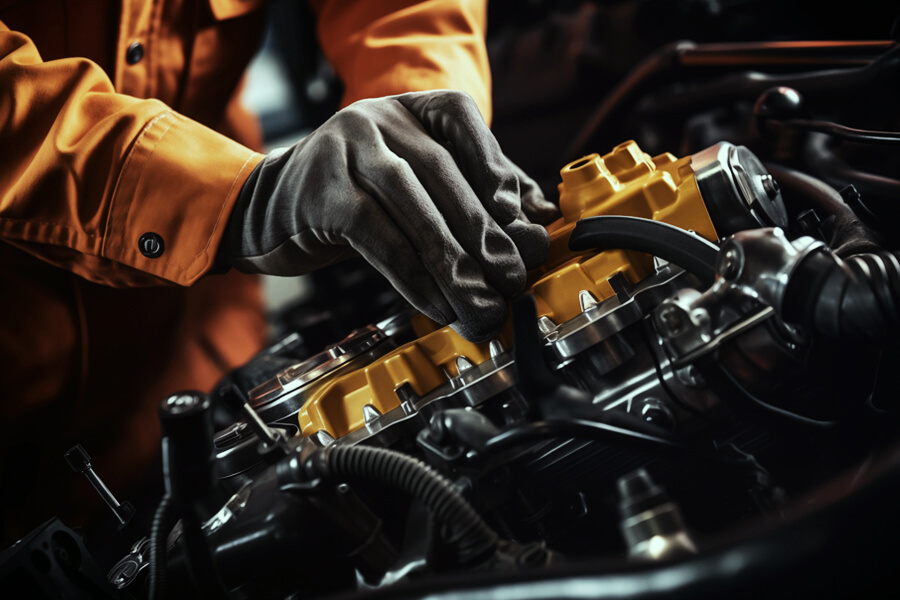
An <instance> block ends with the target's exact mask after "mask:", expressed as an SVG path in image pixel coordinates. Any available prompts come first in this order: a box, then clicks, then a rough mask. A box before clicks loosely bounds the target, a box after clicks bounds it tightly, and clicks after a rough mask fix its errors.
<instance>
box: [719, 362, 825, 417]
mask: <svg viewBox="0 0 900 600" xmlns="http://www.w3.org/2000/svg"><path fill="white" fill-rule="evenodd" d="M703 376H704V378H705V379H706V380H707V382H709V383H710V384H711V385H712V386H713V387H719V388H724V389H720V390H718V391H719V392H720V393H719V395H720V396H722V397H723V398H734V399H737V400H741V401H743V403H744V404H745V405H748V406H750V407H752V408H756V409H758V410H759V411H760V412H763V413H766V414H768V415H770V416H773V417H777V418H779V419H780V420H782V421H787V422H790V423H794V424H797V425H802V426H804V427H810V428H813V429H819V430H829V429H832V428H834V427H835V426H836V425H837V423H838V422H837V421H823V420H819V419H813V418H810V417H805V416H803V415H800V414H797V413H795V412H791V411H789V410H785V409H783V408H779V407H777V406H774V405H772V404H769V403H768V402H765V401H763V400H760V399H759V398H757V397H756V396H754V395H753V394H752V393H751V392H750V391H749V390H747V389H746V388H745V387H744V386H743V385H741V383H740V382H739V381H738V380H737V379H735V377H734V375H732V374H731V373H729V372H728V370H727V369H725V368H724V367H723V366H722V365H719V364H716V365H714V366H712V368H708V369H704V370H703ZM721 392H725V393H721Z"/></svg>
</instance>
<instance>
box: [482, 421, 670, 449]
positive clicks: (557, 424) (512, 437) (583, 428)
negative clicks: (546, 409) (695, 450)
mask: <svg viewBox="0 0 900 600" xmlns="http://www.w3.org/2000/svg"><path fill="white" fill-rule="evenodd" d="M548 438H580V439H587V440H592V441H599V442H604V443H625V444H628V445H634V446H637V447H638V448H639V449H641V450H644V451H650V452H663V453H664V452H671V451H672V450H683V449H684V448H685V446H684V445H683V444H681V443H680V442H678V441H676V440H673V439H667V438H664V437H660V436H655V435H651V434H648V433H642V432H639V431H633V430H631V429H625V428H623V427H616V426H615V425H610V424H608V423H598V422H596V421H586V420H584V419H548V420H546V421H535V422H533V423H528V424H527V425H520V426H518V427H513V428H512V429H507V430H506V431H503V432H501V433H499V434H497V435H495V436H494V437H492V438H491V439H489V440H487V442H486V443H485V445H484V448H483V449H482V454H495V453H498V452H504V451H506V450H509V449H511V448H515V447H517V446H520V445H522V444H527V443H531V442H534V441H539V440H544V439H548Z"/></svg>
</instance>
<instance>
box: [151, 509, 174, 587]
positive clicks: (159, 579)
mask: <svg viewBox="0 0 900 600" xmlns="http://www.w3.org/2000/svg"><path fill="white" fill-rule="evenodd" d="M171 514H172V496H170V495H169V494H166V495H165V496H163V497H162V500H160V502H159V506H157V508H156V512H155V513H153V523H152V524H151V525H150V573H149V576H148V584H149V588H148V592H147V597H148V598H149V599H150V600H158V599H159V598H165V597H166V536H167V534H168V532H169V528H168V525H169V521H170V520H171Z"/></svg>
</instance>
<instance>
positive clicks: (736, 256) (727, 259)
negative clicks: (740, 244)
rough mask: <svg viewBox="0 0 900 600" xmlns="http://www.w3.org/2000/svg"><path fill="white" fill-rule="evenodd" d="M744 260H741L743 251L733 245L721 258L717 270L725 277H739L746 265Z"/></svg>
mask: <svg viewBox="0 0 900 600" xmlns="http://www.w3.org/2000/svg"><path fill="white" fill-rule="evenodd" d="M743 262H744V261H743V260H741V253H740V252H739V251H738V249H737V248H734V247H731V248H728V249H727V250H726V251H725V253H724V254H722V256H721V257H720V258H719V264H718V267H717V269H716V270H717V271H718V273H719V275H720V276H722V277H723V278H725V279H737V277H738V275H740V274H741V270H742V269H743V267H744V264H743Z"/></svg>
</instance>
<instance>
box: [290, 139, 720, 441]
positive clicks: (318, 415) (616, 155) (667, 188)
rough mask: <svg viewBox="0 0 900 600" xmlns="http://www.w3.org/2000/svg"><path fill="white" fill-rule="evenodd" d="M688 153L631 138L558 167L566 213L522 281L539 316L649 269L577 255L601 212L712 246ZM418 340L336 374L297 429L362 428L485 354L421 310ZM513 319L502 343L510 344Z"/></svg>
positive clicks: (572, 309)
mask: <svg viewBox="0 0 900 600" xmlns="http://www.w3.org/2000/svg"><path fill="white" fill-rule="evenodd" d="M690 161H691V159H690V157H685V158H682V159H677V158H675V157H674V156H672V155H671V154H668V153H667V154H660V155H659V156H655V157H652V158H651V157H650V156H649V155H648V154H646V153H644V152H643V151H642V150H641V149H640V148H639V147H638V145H637V144H636V143H635V142H633V141H629V142H625V143H623V144H619V145H618V146H616V147H615V148H614V149H613V150H612V152H610V153H608V154H605V155H603V156H600V155H599V154H591V155H589V156H585V157H584V158H581V159H579V160H576V161H574V162H572V163H570V164H568V165H566V166H565V167H563V169H562V170H561V171H560V174H561V175H562V182H561V183H560V184H559V204H560V209H561V211H562V214H563V216H562V218H561V219H559V220H558V221H556V222H554V223H552V224H551V225H549V226H548V227H547V230H548V231H549V232H550V240H551V242H550V253H549V256H548V258H547V261H546V262H545V263H544V265H543V266H542V267H540V268H539V269H535V270H534V271H532V272H531V273H529V283H528V287H529V289H530V291H531V292H532V293H533V294H534V295H535V297H536V298H537V304H538V313H539V316H546V317H548V318H549V319H551V320H552V321H553V322H555V323H557V324H560V323H563V322H565V321H567V320H569V319H571V318H573V317H575V316H576V315H578V314H579V313H580V312H581V305H580V302H579V292H581V291H582V290H587V291H588V292H590V293H591V294H592V295H593V296H594V298H595V299H596V300H597V301H602V300H604V299H606V298H609V297H610V296H613V295H614V292H613V290H612V287H611V286H610V284H609V282H608V280H609V278H610V277H613V276H614V275H615V274H616V273H621V274H622V275H623V276H624V277H625V279H626V280H627V281H628V282H629V283H631V284H635V283H637V282H639V281H640V280H642V279H644V278H645V277H647V276H648V275H649V274H650V273H651V272H652V270H653V265H652V257H650V256H648V255H646V254H642V253H639V252H632V251H626V250H607V251H604V252H586V253H581V254H578V253H574V252H572V251H570V250H569V247H568V243H569V236H570V235H571V233H572V230H573V229H574V227H575V223H576V222H578V220H580V219H583V218H586V217H595V216H600V215H624V216H633V217H643V218H646V219H653V220H656V221H664V222H666V223H669V224H670V225H675V226H677V227H681V228H682V229H687V230H691V231H694V232H695V233H697V234H698V235H700V236H702V237H704V238H706V239H707V240H709V241H711V242H716V241H717V240H718V237H717V235H716V231H715V228H714V227H713V223H712V220H711V219H710V216H709V213H708V212H707V210H706V206H705V204H704V203H703V198H702V197H701V195H700V190H699V188H698V187H697V183H696V180H695V178H694V171H693V170H692V169H691V165H690ZM414 329H415V331H416V333H417V334H418V335H420V337H419V339H417V340H415V341H413V342H410V343H408V344H406V345H404V346H401V347H400V348H397V349H396V350H393V351H391V352H389V353H388V354H386V355H384V356H382V357H381V358H379V359H377V360H375V361H374V362H372V363H371V364H369V365H367V366H365V367H360V368H357V369H355V370H352V371H350V372H340V371H339V372H336V373H334V374H333V375H331V376H329V377H326V378H325V379H324V380H323V381H321V382H318V383H317V384H316V385H315V386H313V387H312V389H310V390H309V392H308V393H307V395H308V399H307V401H306V403H305V404H304V406H303V408H302V409H301V411H300V414H299V417H298V419H299V425H300V430H301V433H302V435H304V436H308V435H311V434H314V433H316V432H318V431H320V430H324V431H326V432H328V433H329V434H330V435H331V436H332V437H334V438H339V437H342V436H344V435H346V434H348V433H350V432H351V431H354V430H356V429H358V428H360V427H363V425H364V422H363V416H362V415H363V411H362V408H363V406H364V405H366V404H369V405H372V406H373V407H374V408H376V409H377V410H378V412H380V413H385V412H387V411H389V410H392V409H395V408H397V407H399V406H400V400H399V398H398V396H397V393H396V390H397V389H398V388H399V387H401V386H402V385H404V384H409V385H410V387H411V388H412V389H413V391H414V392H415V393H417V394H418V395H424V394H426V393H427V392H429V391H430V390H432V389H434V388H435V387H437V386H438V385H440V384H442V383H444V382H446V381H447V380H448V377H454V376H456V375H458V373H457V372H456V359H457V357H459V356H465V357H466V358H468V359H469V360H470V361H471V362H473V363H475V364H480V363H481V362H483V361H485V360H487V359H488V358H489V357H490V350H489V347H488V344H487V343H484V344H473V343H471V342H468V341H466V340H465V339H463V338H462V337H461V336H459V335H458V334H457V333H456V332H454V331H453V330H452V329H451V328H450V327H439V326H437V325H436V324H434V323H432V322H431V321H429V320H428V319H426V318H425V317H423V316H421V315H420V316H419V317H418V318H417V319H416V320H415V321H414ZM511 329H512V328H511V324H510V323H507V326H506V327H505V328H504V331H503V333H501V334H500V336H499V339H500V341H501V343H502V344H503V347H504V348H507V349H508V348H510V347H511V343H512V339H511Z"/></svg>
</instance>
